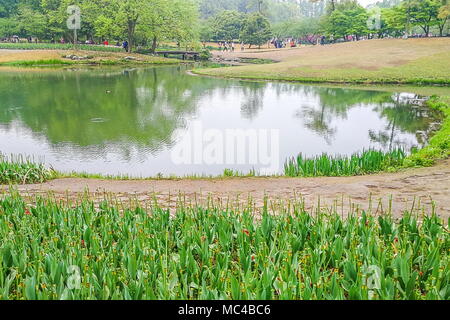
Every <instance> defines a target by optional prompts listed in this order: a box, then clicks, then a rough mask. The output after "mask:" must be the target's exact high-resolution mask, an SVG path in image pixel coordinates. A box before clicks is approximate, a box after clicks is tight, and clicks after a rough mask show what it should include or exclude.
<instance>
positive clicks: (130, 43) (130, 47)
mask: <svg viewBox="0 0 450 320" xmlns="http://www.w3.org/2000/svg"><path fill="white" fill-rule="evenodd" d="M135 28H136V22H135V21H131V20H130V21H128V52H130V53H131V51H133V46H134V30H135Z"/></svg>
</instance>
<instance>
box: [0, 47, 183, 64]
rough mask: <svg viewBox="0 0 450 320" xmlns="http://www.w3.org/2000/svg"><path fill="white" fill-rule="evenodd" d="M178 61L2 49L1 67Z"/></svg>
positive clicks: (120, 54) (131, 55)
mask: <svg viewBox="0 0 450 320" xmlns="http://www.w3.org/2000/svg"><path fill="white" fill-rule="evenodd" d="M177 63H180V61H179V60H176V59H167V58H162V57H156V56H155V57H154V56H148V55H142V54H137V53H127V52H99V51H82V50H8V49H0V66H49V65H50V66H55V65H56V66H57V65H131V64H132V65H148V64H150V65H151V64H156V65H161V64H163V65H164V64H177Z"/></svg>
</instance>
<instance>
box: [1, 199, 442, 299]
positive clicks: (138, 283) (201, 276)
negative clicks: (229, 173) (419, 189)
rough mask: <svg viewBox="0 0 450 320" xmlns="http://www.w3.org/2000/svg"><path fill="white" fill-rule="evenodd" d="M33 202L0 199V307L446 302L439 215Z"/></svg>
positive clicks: (292, 206) (85, 201)
mask: <svg viewBox="0 0 450 320" xmlns="http://www.w3.org/2000/svg"><path fill="white" fill-rule="evenodd" d="M33 202H34V205H28V204H27V203H26V202H25V201H24V199H22V198H21V197H20V196H18V195H16V194H14V193H13V194H8V195H4V196H3V197H2V200H0V298H1V299H442V300H448V299H449V298H450V269H449V266H450V264H449V262H450V261H449V255H448V253H449V249H450V238H449V235H448V223H447V222H444V221H442V220H440V219H439V218H438V217H437V216H435V215H430V216H426V215H421V216H420V217H419V216H414V215H412V214H409V213H405V215H404V216H403V218H401V219H400V220H399V221H394V219H393V218H392V217H391V216H390V215H389V214H383V215H379V216H374V215H371V214H369V213H365V212H353V213H349V216H348V217H347V218H343V217H341V215H340V214H337V213H336V212H327V213H325V212H307V211H305V210H304V206H303V204H302V203H301V202H298V203H291V204H287V205H285V206H282V209H281V212H277V214H276V215H272V214H270V213H269V211H268V205H265V206H264V208H263V209H262V210H261V212H257V211H256V210H255V209H254V207H252V206H249V207H248V208H241V209H233V208H229V207H227V208H225V207H221V206H219V205H217V204H213V203H210V204H209V205H208V206H205V207H197V206H188V205H186V204H182V203H179V206H178V209H177V212H176V214H175V215H171V212H170V211H169V210H167V209H165V208H162V207H159V206H158V205H157V204H154V205H152V206H151V208H148V209H144V208H142V207H137V208H135V209H129V208H124V207H123V206H122V205H120V204H117V203H114V202H111V201H109V202H108V201H107V200H105V201H103V202H102V203H100V204H99V205H96V204H94V203H93V202H91V201H90V200H88V199H82V200H80V201H79V202H78V203H76V204H75V203H63V202H60V201H56V200H54V199H51V198H37V199H35V201H33ZM259 214H261V216H260V217H261V218H260V219H256V220H255V218H257V217H258V216H259Z"/></svg>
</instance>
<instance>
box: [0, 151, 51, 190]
mask: <svg viewBox="0 0 450 320" xmlns="http://www.w3.org/2000/svg"><path fill="white" fill-rule="evenodd" d="M53 174H54V173H53V172H52V170H49V169H47V168H46V167H45V166H44V164H42V163H39V162H35V161H34V160H33V159H31V158H26V157H23V156H21V155H13V156H5V155H2V154H1V153H0V184H25V183H41V182H44V181H46V180H49V179H51V178H52V177H53Z"/></svg>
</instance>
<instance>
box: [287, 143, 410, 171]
mask: <svg viewBox="0 0 450 320" xmlns="http://www.w3.org/2000/svg"><path fill="white" fill-rule="evenodd" d="M405 158H406V154H405V152H404V151H403V150H401V149H397V150H393V151H389V152H383V151H377V150H367V151H363V152H360V153H355V154H353V155H351V156H350V157H348V156H330V155H327V154H322V155H321V156H317V157H314V158H305V157H304V156H303V155H302V154H299V155H298V156H297V157H293V158H291V159H288V160H287V161H286V163H285V165H284V172H285V175H286V176H289V177H321V176H326V177H331V176H336V177H338V176H355V175H363V174H370V173H376V172H381V171H384V170H387V169H389V168H396V167H401V166H402V164H403V161H404V160H405Z"/></svg>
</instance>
